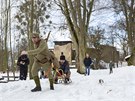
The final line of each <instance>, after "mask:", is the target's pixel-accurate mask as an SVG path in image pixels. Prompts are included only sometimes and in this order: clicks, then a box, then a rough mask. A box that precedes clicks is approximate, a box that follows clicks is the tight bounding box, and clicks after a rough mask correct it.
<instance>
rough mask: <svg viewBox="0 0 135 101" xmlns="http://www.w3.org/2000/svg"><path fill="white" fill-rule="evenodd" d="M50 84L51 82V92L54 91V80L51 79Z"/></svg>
mask: <svg viewBox="0 0 135 101" xmlns="http://www.w3.org/2000/svg"><path fill="white" fill-rule="evenodd" d="M49 82H50V90H54V86H53V79H49Z"/></svg>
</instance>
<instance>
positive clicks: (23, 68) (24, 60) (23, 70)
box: [17, 54, 29, 80]
mask: <svg viewBox="0 0 135 101" xmlns="http://www.w3.org/2000/svg"><path fill="white" fill-rule="evenodd" d="M28 65H29V58H28V56H27V54H21V56H19V58H18V61H17V66H19V69H20V80H26V78H27V73H28Z"/></svg>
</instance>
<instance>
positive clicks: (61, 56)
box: [60, 52, 65, 60]
mask: <svg viewBox="0 0 135 101" xmlns="http://www.w3.org/2000/svg"><path fill="white" fill-rule="evenodd" d="M64 59H65V55H64V54H63V52H61V55H60V60H64Z"/></svg>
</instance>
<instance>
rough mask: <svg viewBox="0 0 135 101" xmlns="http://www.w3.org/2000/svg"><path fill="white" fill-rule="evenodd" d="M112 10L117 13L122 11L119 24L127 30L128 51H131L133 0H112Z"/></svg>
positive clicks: (134, 38)
mask: <svg viewBox="0 0 135 101" xmlns="http://www.w3.org/2000/svg"><path fill="white" fill-rule="evenodd" d="M112 1H113V3H114V10H115V12H116V13H117V14H119V15H121V12H122V13H123V15H124V17H121V18H122V19H120V20H121V21H120V23H119V24H120V26H123V29H124V30H125V31H126V32H127V35H128V45H129V52H130V53H132V51H133V49H134V46H135V34H134V33H135V19H134V18H135V1H134V0H112Z"/></svg>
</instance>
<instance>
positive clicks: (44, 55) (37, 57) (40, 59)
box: [22, 33, 54, 92]
mask: <svg viewBox="0 0 135 101" xmlns="http://www.w3.org/2000/svg"><path fill="white" fill-rule="evenodd" d="M32 42H33V44H34V50H29V51H23V52H22V53H25V54H28V55H33V56H34V63H33V65H32V69H31V73H32V77H33V79H34V81H35V84H36V87H35V88H34V89H32V90H31V91H32V92H36V91H41V90H42V89H41V85H40V80H39V77H38V71H39V70H40V68H41V67H42V69H43V70H45V72H46V73H47V74H48V78H49V82H50V90H54V86H53V76H52V72H51V69H52V68H51V55H50V51H49V49H48V46H47V42H46V41H45V40H44V39H41V38H40V37H39V34H37V33H34V34H32Z"/></svg>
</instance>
